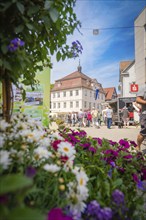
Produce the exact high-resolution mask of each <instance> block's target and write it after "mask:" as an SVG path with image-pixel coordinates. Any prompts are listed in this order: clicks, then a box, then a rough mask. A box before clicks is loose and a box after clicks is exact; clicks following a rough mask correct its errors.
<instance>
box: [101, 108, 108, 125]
mask: <svg viewBox="0 0 146 220" xmlns="http://www.w3.org/2000/svg"><path fill="white" fill-rule="evenodd" d="M107 109H108V106H106V107H105V108H104V109H103V110H102V117H103V122H104V124H105V125H107V117H106V110H107Z"/></svg>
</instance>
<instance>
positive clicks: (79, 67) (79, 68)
mask: <svg viewBox="0 0 146 220" xmlns="http://www.w3.org/2000/svg"><path fill="white" fill-rule="evenodd" d="M81 71H82V67H81V66H80V60H79V66H78V72H80V73H81Z"/></svg>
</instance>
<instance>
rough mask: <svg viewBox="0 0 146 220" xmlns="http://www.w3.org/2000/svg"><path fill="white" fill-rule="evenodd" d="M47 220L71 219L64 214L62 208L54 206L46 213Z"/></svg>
mask: <svg viewBox="0 0 146 220" xmlns="http://www.w3.org/2000/svg"><path fill="white" fill-rule="evenodd" d="M47 220H73V219H72V217H70V216H66V215H64V213H63V212H62V209H60V208H54V209H51V210H50V211H49V213H48V218H47Z"/></svg>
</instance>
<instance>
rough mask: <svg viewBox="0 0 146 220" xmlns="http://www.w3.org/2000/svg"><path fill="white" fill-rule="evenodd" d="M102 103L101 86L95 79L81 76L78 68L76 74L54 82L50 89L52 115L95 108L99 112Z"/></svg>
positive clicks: (103, 96)
mask: <svg viewBox="0 0 146 220" xmlns="http://www.w3.org/2000/svg"><path fill="white" fill-rule="evenodd" d="M97 93H98V95H97ZM96 96H97V97H96ZM104 102H105V92H104V90H103V88H102V85H101V84H100V83H98V81H97V80H96V79H91V78H90V77H88V76H87V75H85V74H83V73H82V72H81V67H80V66H79V67H78V70H77V71H76V72H73V73H71V74H69V75H67V76H65V77H64V78H62V79H59V80H56V81H55V84H54V87H53V89H51V109H50V110H51V112H52V113H66V112H72V111H75V112H78V111H79V110H80V109H82V110H83V111H84V110H87V109H92V107H95V108H98V109H99V110H100V111H101V110H102V108H103V107H102V103H104Z"/></svg>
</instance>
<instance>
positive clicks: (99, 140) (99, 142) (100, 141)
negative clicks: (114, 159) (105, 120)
mask: <svg viewBox="0 0 146 220" xmlns="http://www.w3.org/2000/svg"><path fill="white" fill-rule="evenodd" d="M97 141H98V144H99V145H100V146H101V145H102V139H100V138H97Z"/></svg>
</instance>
